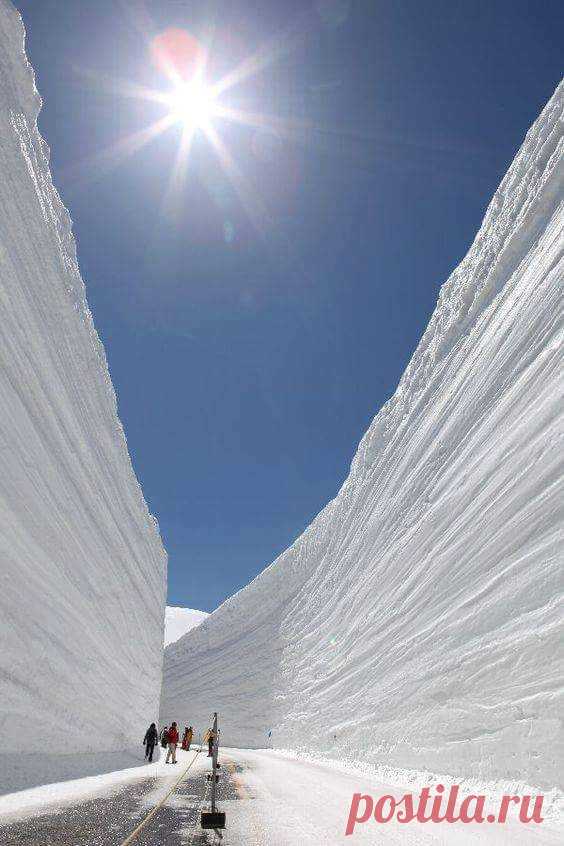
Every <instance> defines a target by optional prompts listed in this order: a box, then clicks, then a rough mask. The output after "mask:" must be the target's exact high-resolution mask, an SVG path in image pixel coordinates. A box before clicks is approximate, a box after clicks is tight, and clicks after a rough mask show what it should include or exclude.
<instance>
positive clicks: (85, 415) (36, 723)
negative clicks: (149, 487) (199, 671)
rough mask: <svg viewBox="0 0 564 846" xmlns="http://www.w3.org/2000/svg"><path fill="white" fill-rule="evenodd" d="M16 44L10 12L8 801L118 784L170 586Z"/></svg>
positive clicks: (0, 161) (3, 461)
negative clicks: (73, 780) (74, 780)
mask: <svg viewBox="0 0 564 846" xmlns="http://www.w3.org/2000/svg"><path fill="white" fill-rule="evenodd" d="M23 39H24V33H23V26H22V23H21V20H20V18H19V16H18V14H17V13H16V11H15V10H14V8H13V6H12V5H11V4H10V3H8V2H7V0H0V173H1V174H2V178H1V179H0V356H1V358H0V560H1V562H2V574H1V575H2V582H1V590H0V634H1V643H2V648H1V649H0V675H1V678H2V696H1V701H2V704H1V720H0V790H1V791H5V790H10V789H11V790H15V789H17V788H20V787H27V786H29V785H31V784H37V783H40V782H41V781H43V780H45V779H47V780H54V779H57V778H63V777H71V776H73V775H80V774H85V773H86V772H99V771H100V770H101V769H105V768H112V769H116V768H117V767H119V766H120V761H119V753H120V751H124V750H127V749H129V748H133V747H136V748H138V747H139V744H140V742H141V739H142V737H143V734H144V732H145V730H146V728H147V725H148V723H149V722H150V721H151V720H154V719H155V718H156V715H157V711H158V704H159V692H160V682H161V667H162V643H163V621H164V607H165V581H166V555H165V552H164V550H163V547H162V543H161V540H160V536H159V532H158V529H157V526H156V523H155V521H154V519H153V518H152V517H151V515H150V514H149V512H148V510H147V506H146V504H145V501H144V499H143V495H142V493H141V490H140V488H139V484H138V482H137V479H136V477H135V474H134V472H133V469H132V466H131V462H130V459H129V454H128V451H127V445H126V442H125V437H124V433H123V430H122V427H121V424H120V421H119V419H118V416H117V410H116V398H115V395H114V391H113V387H112V383H111V381H110V377H109V374H108V368H107V365H106V359H105V356H104V351H103V348H102V345H101V343H100V341H99V339H98V336H97V334H96V331H95V329H94V326H93V323H92V318H91V315H90V312H89V310H88V307H87V304H86V300H85V293H84V286H83V283H82V280H81V278H80V274H79V271H78V267H77V262H76V255H75V244H74V240H73V237H72V234H71V224H70V219H69V215H68V213H67V211H66V210H65V209H64V208H63V206H62V204H61V201H60V199H59V196H58V194H57V192H56V190H55V189H54V187H53V184H52V182H51V176H50V173H49V163H48V149H47V147H46V145H45V144H44V142H43V141H42V139H41V138H40V136H39V134H38V131H37V127H36V118H37V114H38V111H39V107H40V99H39V96H38V94H37V92H36V90H35V86H34V78H33V72H32V70H31V68H30V66H29V65H28V63H27V61H26V58H25V54H24V48H23ZM16 753H17V755H16ZM94 753H95V754H94Z"/></svg>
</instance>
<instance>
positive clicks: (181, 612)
mask: <svg viewBox="0 0 564 846" xmlns="http://www.w3.org/2000/svg"><path fill="white" fill-rule="evenodd" d="M208 616H209V614H208V613H207V612H206V611H194V610H193V609H192V608H179V607H178V606H177V605H167V606H166V610H165V633H164V645H165V646H168V645H169V644H170V643H175V641H177V640H178V639H179V638H181V637H182V635H185V634H186V632H189V631H190V629H193V628H194V627H195V626H199V625H200V623H201V622H203V620H205V619H206V617H208Z"/></svg>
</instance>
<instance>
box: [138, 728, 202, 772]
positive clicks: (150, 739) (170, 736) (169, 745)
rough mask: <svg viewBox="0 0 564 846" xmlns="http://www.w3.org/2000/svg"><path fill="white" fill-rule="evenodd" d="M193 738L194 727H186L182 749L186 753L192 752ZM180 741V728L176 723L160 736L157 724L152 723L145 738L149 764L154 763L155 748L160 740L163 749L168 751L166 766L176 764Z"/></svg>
mask: <svg viewBox="0 0 564 846" xmlns="http://www.w3.org/2000/svg"><path fill="white" fill-rule="evenodd" d="M193 737H194V730H193V728H192V726H186V727H185V728H184V734H183V735H182V749H184V750H185V751H186V752H189V751H190V744H191V743H192V738H193ZM179 739H180V737H179V734H178V726H177V725H176V723H172V725H171V726H165V727H164V728H163V730H162V731H161V733H160V736H159V733H158V731H157V726H156V725H155V723H151V725H150V726H149V728H148V729H147V731H146V732H145V737H144V738H143V745H144V747H145V758H146V759H147V760H148V761H149V763H151V762H152V760H153V753H154V751H155V746H156V745H157V742H158V741H159V740H160V743H161V746H162V747H163V749H166V750H167V753H166V761H165V764H169V763H172V764H176V747H177V746H178V741H179Z"/></svg>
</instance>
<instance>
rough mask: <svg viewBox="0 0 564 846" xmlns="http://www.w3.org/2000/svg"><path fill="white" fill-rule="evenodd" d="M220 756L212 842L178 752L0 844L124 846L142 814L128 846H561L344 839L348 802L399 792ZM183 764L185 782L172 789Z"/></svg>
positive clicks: (400, 834)
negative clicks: (223, 820) (221, 822)
mask: <svg viewBox="0 0 564 846" xmlns="http://www.w3.org/2000/svg"><path fill="white" fill-rule="evenodd" d="M220 757H221V762H222V768H221V773H222V774H221V778H220V782H219V786H218V806H219V808H220V809H221V810H223V811H225V812H226V814H227V828H226V830H225V831H224V832H223V833H222V836H221V837H220V836H219V834H218V833H214V832H204V831H202V829H201V827H200V811H201V808H202V807H203V806H208V805H209V789H210V782H209V781H208V780H207V774H208V772H209V760H208V759H207V757H206V756H205V753H202V754H200V755H198V756H195V755H194V753H180V755H179V763H178V765H177V767H176V768H174V767H172V766H171V765H170V766H169V767H168V768H167V767H165V766H164V763H162V762H161V763H160V764H159V765H158V767H157V768H156V769H155V774H154V775H152V776H151V777H139V776H137V777H136V778H135V780H134V781H133V782H131V781H130V782H128V783H125V784H120V785H118V786H115V785H114V786H113V787H112V789H111V790H107V791H106V794H102V795H96V796H92V797H91V798H85V797H84V796H81V798H80V799H77V800H76V801H74V802H73V801H65V802H64V803H62V804H59V805H58V806H57V807H51V806H49V807H41V808H36V809H35V810H34V811H33V813H29V812H28V813H27V814H26V815H25V816H22V817H21V818H20V819H12V820H10V821H9V822H8V823H5V824H4V825H2V818H1V817H0V843H1V844H2V846H125V844H126V843H127V840H128V837H129V836H130V835H131V834H132V833H133V832H135V831H136V830H137V829H138V827H139V825H140V824H143V823H144V821H145V820H147V817H148V816H149V815H150V816H149V819H148V820H147V821H146V823H145V824H143V825H142V828H141V829H140V830H139V831H138V834H137V835H136V836H135V839H134V840H133V842H130V843H127V846H163V844H166V846H212V844H214V843H215V844H218V843H222V844H223V846H297V844H299V846H313V844H316V846H319V844H323V846H331V845H332V844H340V843H349V844H353V846H368V844H370V846H374V844H376V843H378V844H380V843H381V844H385V845H386V846H439V844H440V846H451V844H452V846H478V844H480V846H556V844H559V843H561V842H564V838H563V837H562V829H560V830H559V831H558V830H555V829H554V828H552V827H550V826H549V825H544V824H542V825H540V826H539V825H534V824H531V825H523V824H519V823H514V824H506V825H499V824H496V825H495V826H488V825H485V824H482V825H479V824H467V825H463V824H461V823H456V824H448V823H444V824H442V825H437V824H433V823H428V824H424V825H422V824H419V823H412V824H409V825H405V824H404V825H402V824H400V823H398V822H397V821H392V822H390V823H389V824H386V825H381V824H380V825H379V824H377V823H375V822H374V820H373V819H370V820H367V822H366V823H365V824H361V825H358V826H357V827H356V829H355V831H354V834H353V835H352V836H349V837H346V836H345V826H346V823H347V818H348V813H349V808H350V803H351V798H352V795H353V794H354V793H356V792H361V793H363V794H367V793H368V794H371V795H373V796H378V795H380V796H381V795H383V794H384V793H392V794H395V795H398V796H399V795H401V793H402V792H403V791H398V788H397V787H396V788H394V787H391V786H389V785H385V784H382V782H381V781H378V780H376V779H375V778H374V777H373V776H369V775H364V774H362V775H359V774H354V773H352V772H350V771H346V770H344V769H338V768H336V767H335V766H334V765H329V764H323V763H314V762H311V761H305V760H300V759H296V758H292V757H288V756H284V755H283V754H281V753H276V752H272V751H249V750H236V749H224V750H222V753H221V756H220ZM188 764H190V769H189V770H188V772H187V773H186V776H185V778H183V780H182V781H181V782H180V784H178V785H177V786H176V787H174V786H175V784H176V782H177V781H178V777H179V776H180V775H182V773H183V772H184V771H185V770H186V768H187V766H188ZM140 770H141V771H142V772H144V771H145V768H140ZM171 788H174V789H173V790H172V792H171ZM155 808H156V810H155ZM1 810H2V809H1V807H0V812H1ZM152 812H154V813H152ZM151 814H152V815H151Z"/></svg>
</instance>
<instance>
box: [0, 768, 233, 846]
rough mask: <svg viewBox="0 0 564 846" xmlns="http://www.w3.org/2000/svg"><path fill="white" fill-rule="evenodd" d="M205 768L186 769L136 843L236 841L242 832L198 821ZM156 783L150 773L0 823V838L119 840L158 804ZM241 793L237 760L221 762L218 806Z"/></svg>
mask: <svg viewBox="0 0 564 846" xmlns="http://www.w3.org/2000/svg"><path fill="white" fill-rule="evenodd" d="M207 772H208V770H207V768H206V771H199V772H196V773H194V774H190V773H188V774H187V776H186V779H185V780H184V781H183V782H181V784H180V785H179V786H178V787H177V788H176V790H175V791H174V793H173V794H172V796H171V797H170V798H169V799H168V800H167V802H166V803H165V804H164V805H163V806H162V807H161V808H159V809H158V811H157V812H156V813H155V814H154V816H153V817H152V818H151V820H149V822H148V823H147V825H146V827H145V828H143V830H142V831H141V833H140V834H139V836H138V837H137V838H136V839H135V842H134V844H132V846H163V844H166V846H211V844H214V843H222V844H224V846H230V844H233V846H237V843H238V842H239V840H238V838H236V839H234V837H233V836H232V835H230V833H229V832H226V833H225V836H224V837H223V838H219V837H218V836H217V835H216V834H214V832H204V831H202V829H201V827H200V810H201V807H202V804H203V800H204V797H205V796H206V795H207V796H208V798H209V789H210V784H209V782H208V781H207V778H206V776H207ZM179 774H180V773H179ZM158 786H159V785H158V780H157V779H155V778H150V779H146V780H144V781H140V782H136V783H135V784H134V785H129V786H127V787H125V788H122V789H121V790H120V791H119V792H117V793H115V794H113V795H112V796H109V797H105V798H96V799H92V800H90V801H87V802H81V803H78V804H76V805H70V806H66V807H65V808H64V809H63V810H61V811H60V812H58V813H51V814H44V815H41V816H35V817H31V818H27V819H24V820H22V821H20V822H16V823H11V824H10V825H4V826H1V825H0V844H2V846H121V844H122V843H123V841H124V840H125V839H126V838H127V836H128V835H129V834H131V832H132V831H134V829H135V828H136V827H137V826H138V825H139V823H140V822H141V821H142V820H143V819H144V818H145V817H146V816H147V814H148V813H149V812H150V810H151V808H152V807H154V804H156V802H154V801H152V794H153V793H154V791H155V790H156V789H157V788H158ZM161 795H162V790H161ZM240 795H241V791H240V786H239V783H238V780H237V775H236V768H235V766H234V765H232V764H230V765H229V766H225V767H223V772H222V777H221V778H220V782H219V785H218V804H219V806H220V808H221V809H222V810H227V807H228V806H229V805H231V806H232V805H233V803H234V802H237V801H238V800H239V799H240ZM157 801H158V800H157ZM228 817H229V814H228ZM246 842H248V841H246Z"/></svg>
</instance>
